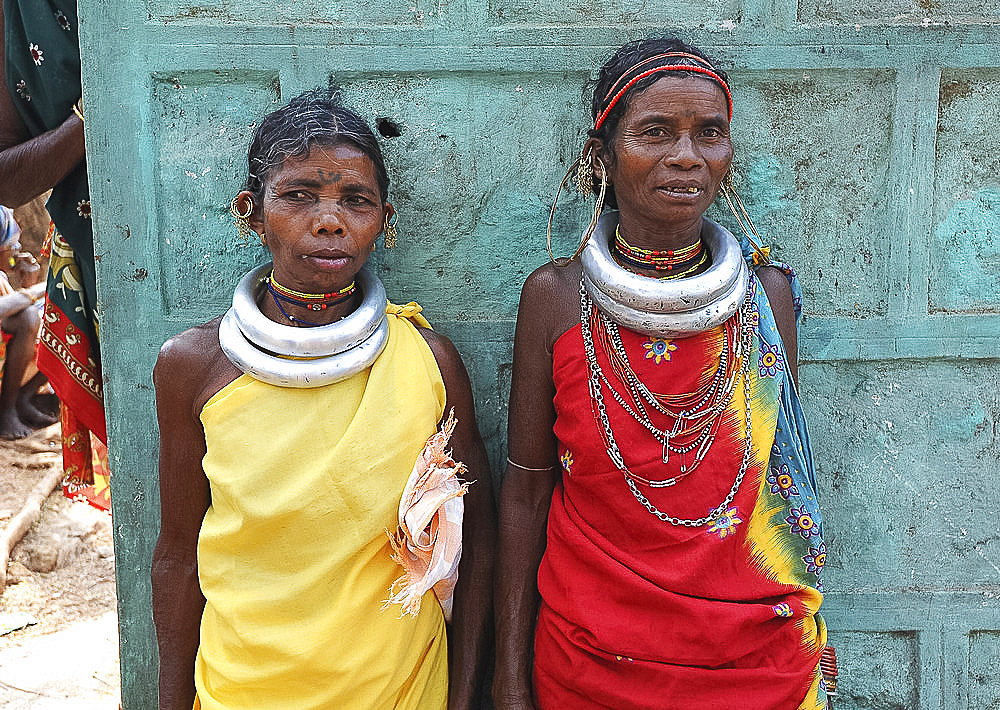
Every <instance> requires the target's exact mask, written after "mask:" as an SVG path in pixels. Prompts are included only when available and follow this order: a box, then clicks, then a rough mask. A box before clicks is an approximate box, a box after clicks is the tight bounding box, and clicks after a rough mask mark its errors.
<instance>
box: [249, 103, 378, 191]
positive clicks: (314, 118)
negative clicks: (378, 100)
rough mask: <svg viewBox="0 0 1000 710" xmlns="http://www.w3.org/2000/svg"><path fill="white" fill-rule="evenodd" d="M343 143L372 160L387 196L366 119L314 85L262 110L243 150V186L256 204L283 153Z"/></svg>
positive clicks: (302, 154) (375, 143) (297, 154)
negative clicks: (283, 103)
mask: <svg viewBox="0 0 1000 710" xmlns="http://www.w3.org/2000/svg"><path fill="white" fill-rule="evenodd" d="M341 143H348V144H350V145H352V146H354V147H356V148H357V149H358V150H360V151H361V152H362V153H364V154H365V155H367V156H368V157H369V158H370V159H371V161H372V163H374V164H375V180H376V182H377V183H378V188H379V192H380V193H381V195H382V201H383V202H384V201H385V200H386V199H387V198H388V197H389V173H388V172H387V171H386V169H385V158H384V157H383V155H382V147H381V146H380V145H379V143H378V140H377V139H376V138H375V134H374V133H372V130H371V128H369V127H368V124H367V123H365V122H364V120H363V119H362V118H361V117H360V116H358V115H357V114H356V113H354V112H353V111H351V110H350V109H349V108H346V107H344V106H342V105H341V104H340V102H339V101H338V99H337V97H336V95H335V94H333V93H332V92H331V91H330V90H328V89H313V90H312V91H307V92H305V93H303V94H300V95H299V96H296V97H295V98H294V99H292V100H291V101H289V102H288V105H287V106H283V107H281V108H279V109H278V110H277V111H273V112H272V113H269V114H267V115H266V116H265V117H264V119H263V120H262V121H261V122H260V125H259V126H257V130H256V132H255V133H254V136H253V141H251V143H250V148H249V150H248V151H247V181H246V184H245V186H244V189H246V190H249V191H250V192H251V193H253V196H254V198H255V199H256V200H257V201H258V203H260V202H261V201H262V199H263V191H264V183H265V182H266V181H267V177H268V175H269V174H270V173H271V171H272V170H274V169H275V168H278V167H280V166H281V164H282V163H283V162H284V161H285V159H287V158H292V157H296V158H298V157H307V156H308V155H309V153H310V151H311V150H312V148H313V147H315V146H332V145H338V144H341Z"/></svg>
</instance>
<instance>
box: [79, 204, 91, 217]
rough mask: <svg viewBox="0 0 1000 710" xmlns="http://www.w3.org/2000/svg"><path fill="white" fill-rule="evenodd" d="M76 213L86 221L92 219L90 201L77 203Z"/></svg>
mask: <svg viewBox="0 0 1000 710" xmlns="http://www.w3.org/2000/svg"><path fill="white" fill-rule="evenodd" d="M76 213H77V214H78V215H80V216H81V217H83V218H84V219H90V200H80V201H79V202H77V203H76Z"/></svg>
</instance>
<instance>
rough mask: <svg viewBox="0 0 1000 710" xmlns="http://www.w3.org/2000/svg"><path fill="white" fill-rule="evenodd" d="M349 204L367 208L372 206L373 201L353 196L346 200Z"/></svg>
mask: <svg viewBox="0 0 1000 710" xmlns="http://www.w3.org/2000/svg"><path fill="white" fill-rule="evenodd" d="M346 202H347V204H349V205H356V206H367V205H370V204H372V202H371V200H369V199H368V198H367V197H362V196H361V195H351V196H350V197H348V198H347V199H346Z"/></svg>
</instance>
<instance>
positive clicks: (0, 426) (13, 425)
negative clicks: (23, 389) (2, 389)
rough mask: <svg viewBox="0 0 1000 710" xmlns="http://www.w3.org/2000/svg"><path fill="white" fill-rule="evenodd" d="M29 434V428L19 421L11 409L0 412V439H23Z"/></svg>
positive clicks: (15, 412) (14, 411)
mask: <svg viewBox="0 0 1000 710" xmlns="http://www.w3.org/2000/svg"><path fill="white" fill-rule="evenodd" d="M29 434H31V427H30V426H28V425H27V424H25V423H24V422H22V421H21V418H20V417H19V416H17V411H16V410H15V409H14V408H13V407H11V408H10V409H5V410H3V411H0V439H23V438H24V437H26V436H28V435H29Z"/></svg>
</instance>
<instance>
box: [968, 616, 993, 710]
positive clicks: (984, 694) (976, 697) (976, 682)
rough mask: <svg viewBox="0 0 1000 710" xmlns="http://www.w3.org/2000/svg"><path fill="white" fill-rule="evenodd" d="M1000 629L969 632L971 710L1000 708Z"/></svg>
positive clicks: (969, 706)
mask: <svg viewBox="0 0 1000 710" xmlns="http://www.w3.org/2000/svg"><path fill="white" fill-rule="evenodd" d="M998 659H1000V631H973V632H972V633H970V634H969V671H968V673H969V705H968V708H969V710H1000V675H998V674H997V660H998Z"/></svg>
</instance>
